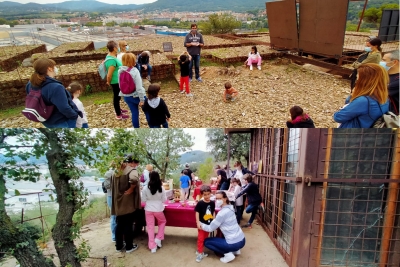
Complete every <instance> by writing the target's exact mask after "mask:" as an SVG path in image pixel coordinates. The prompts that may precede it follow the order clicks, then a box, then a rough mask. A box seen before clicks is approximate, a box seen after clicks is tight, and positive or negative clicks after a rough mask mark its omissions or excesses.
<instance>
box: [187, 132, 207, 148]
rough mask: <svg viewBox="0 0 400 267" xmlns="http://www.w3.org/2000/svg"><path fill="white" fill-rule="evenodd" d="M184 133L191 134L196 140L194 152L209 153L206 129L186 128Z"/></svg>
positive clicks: (194, 141)
mask: <svg viewBox="0 0 400 267" xmlns="http://www.w3.org/2000/svg"><path fill="white" fill-rule="evenodd" d="M183 131H184V132H185V133H188V134H190V135H191V136H193V138H194V140H193V143H194V145H193V146H192V150H202V151H208V149H207V137H206V129H205V128H184V129H183Z"/></svg>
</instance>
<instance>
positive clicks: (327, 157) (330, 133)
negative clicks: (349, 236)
mask: <svg viewBox="0 0 400 267" xmlns="http://www.w3.org/2000/svg"><path fill="white" fill-rule="evenodd" d="M332 136H333V130H332V128H329V129H328V139H327V147H328V149H327V151H326V154H325V161H326V162H325V166H324V180H327V179H328V174H329V160H330V158H331V149H330V148H331V147H332ZM323 187H324V189H323V190H322V201H321V211H322V213H321V217H320V224H321V225H320V227H319V231H318V235H319V237H318V242H317V244H318V246H317V255H316V261H315V264H316V266H319V265H320V261H321V250H322V234H323V233H324V222H325V213H324V212H325V208H326V189H327V187H328V183H326V182H325V183H324V184H323Z"/></svg>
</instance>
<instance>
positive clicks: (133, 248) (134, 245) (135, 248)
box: [125, 244, 139, 253]
mask: <svg viewBox="0 0 400 267" xmlns="http://www.w3.org/2000/svg"><path fill="white" fill-rule="evenodd" d="M138 247H139V246H138V245H137V244H133V246H132V248H131V249H130V250H127V251H125V253H131V252H134V251H135V250H137V249H138Z"/></svg>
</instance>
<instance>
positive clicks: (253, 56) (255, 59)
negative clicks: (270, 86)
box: [244, 46, 261, 70]
mask: <svg viewBox="0 0 400 267" xmlns="http://www.w3.org/2000/svg"><path fill="white" fill-rule="evenodd" d="M256 63H257V68H258V69H259V70H261V56H260V53H258V52H257V47H256V46H252V47H251V52H250V53H249V57H248V58H247V60H246V61H245V62H244V64H245V65H247V66H250V70H253V64H256Z"/></svg>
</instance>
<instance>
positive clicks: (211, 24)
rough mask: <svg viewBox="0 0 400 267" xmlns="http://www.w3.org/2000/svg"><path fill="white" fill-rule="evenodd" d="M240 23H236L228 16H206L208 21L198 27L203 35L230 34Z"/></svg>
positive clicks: (232, 17) (233, 18)
mask: <svg viewBox="0 0 400 267" xmlns="http://www.w3.org/2000/svg"><path fill="white" fill-rule="evenodd" d="M241 25H242V24H241V22H240V21H237V20H236V19H235V17H234V16H232V15H230V14H226V13H225V14H222V15H218V14H212V15H210V16H208V21H206V22H202V23H200V25H199V28H201V30H202V33H204V34H222V33H232V32H233V30H234V29H237V28H240V26H241Z"/></svg>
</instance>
